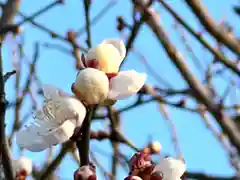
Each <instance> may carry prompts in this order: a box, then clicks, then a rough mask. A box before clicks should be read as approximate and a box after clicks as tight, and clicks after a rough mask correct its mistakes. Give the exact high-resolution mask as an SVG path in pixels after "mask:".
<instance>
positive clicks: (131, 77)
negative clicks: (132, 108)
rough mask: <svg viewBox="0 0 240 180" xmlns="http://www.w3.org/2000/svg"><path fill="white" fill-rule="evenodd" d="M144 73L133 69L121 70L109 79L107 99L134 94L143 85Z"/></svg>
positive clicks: (122, 97) (121, 97)
mask: <svg viewBox="0 0 240 180" xmlns="http://www.w3.org/2000/svg"><path fill="white" fill-rule="evenodd" d="M146 77H147V76H146V74H145V73H138V72H136V71H134V70H130V71H121V72H119V73H118V75H117V76H116V77H113V78H112V79H111V80H110V91H109V94H108V98H109V99H124V98H127V97H130V96H132V95H134V94H136V93H137V92H138V91H139V90H140V89H141V88H142V86H143V85H144V82H145V80H146Z"/></svg>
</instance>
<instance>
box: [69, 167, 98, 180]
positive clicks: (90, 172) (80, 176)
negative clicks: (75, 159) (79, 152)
mask: <svg viewBox="0 0 240 180" xmlns="http://www.w3.org/2000/svg"><path fill="white" fill-rule="evenodd" d="M73 177H74V180H97V176H96V167H95V166H94V165H93V164H89V165H85V166H82V167H80V168H79V169H77V170H76V171H75V172H74V174H73Z"/></svg>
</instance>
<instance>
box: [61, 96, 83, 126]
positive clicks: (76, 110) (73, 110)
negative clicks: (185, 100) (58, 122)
mask: <svg viewBox="0 0 240 180" xmlns="http://www.w3.org/2000/svg"><path fill="white" fill-rule="evenodd" d="M64 101H65V103H66V105H67V106H66V108H65V111H66V112H65V116H66V118H67V119H69V120H71V119H75V120H74V121H73V123H74V124H75V125H76V126H81V125H82V123H83V120H84V118H85V116H86V113H87V111H86V108H85V106H84V105H83V104H82V103H81V102H80V101H79V100H78V99H76V98H74V97H68V98H64ZM67 109H68V110H67Z"/></svg>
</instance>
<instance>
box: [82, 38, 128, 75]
mask: <svg viewBox="0 0 240 180" xmlns="http://www.w3.org/2000/svg"><path fill="white" fill-rule="evenodd" d="M125 55H126V48H125V45H124V42H123V41H122V40H119V39H105V40H104V41H103V42H102V43H100V44H99V45H98V46H97V47H95V48H91V49H90V50H89V51H88V53H87V54H86V66H87V67H91V68H96V69H99V70H101V71H103V72H105V73H117V72H118V71H119V66H120V64H121V62H122V61H123V59H124V58H125Z"/></svg>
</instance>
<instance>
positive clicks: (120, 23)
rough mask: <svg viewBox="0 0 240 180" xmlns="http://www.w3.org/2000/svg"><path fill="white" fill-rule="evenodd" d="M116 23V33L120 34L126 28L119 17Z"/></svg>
mask: <svg viewBox="0 0 240 180" xmlns="http://www.w3.org/2000/svg"><path fill="white" fill-rule="evenodd" d="M117 22H118V25H117V29H118V31H120V32H121V31H122V30H123V29H124V28H125V27H126V23H125V21H124V19H123V18H122V17H121V16H119V17H118V18H117Z"/></svg>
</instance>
